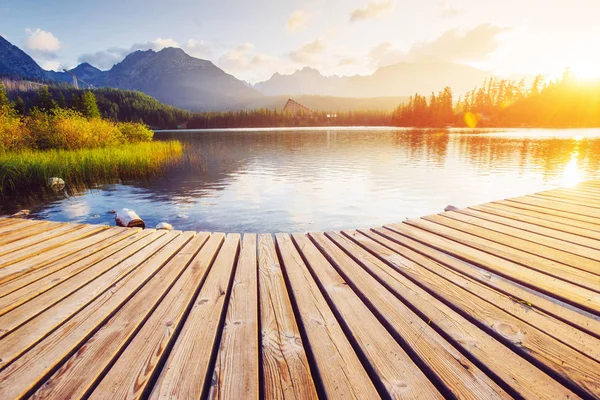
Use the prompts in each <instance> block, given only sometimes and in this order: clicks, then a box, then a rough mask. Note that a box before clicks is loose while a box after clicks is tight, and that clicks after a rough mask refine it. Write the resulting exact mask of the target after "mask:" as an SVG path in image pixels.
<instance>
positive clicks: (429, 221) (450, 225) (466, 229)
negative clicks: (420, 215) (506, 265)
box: [406, 216, 600, 292]
mask: <svg viewBox="0 0 600 400" xmlns="http://www.w3.org/2000/svg"><path fill="white" fill-rule="evenodd" d="M406 224H408V225H411V226H415V227H418V228H421V229H424V230H428V231H430V232H433V233H435V234H437V235H440V236H443V237H445V238H448V239H451V240H454V241H456V242H459V243H462V244H464V245H467V246H469V247H472V248H473V249H477V250H481V251H484V252H486V253H488V254H491V255H493V256H497V257H501V258H504V259H505V260H508V261H512V262H515V263H517V264H520V265H522V266H524V267H527V268H529V269H532V270H534V271H538V272H541V273H543V274H546V275H547V276H549V277H554V278H558V279H561V280H563V281H564V282H568V283H569V284H573V285H577V286H579V287H581V288H586V289H589V290H592V291H594V292H599V291H600V276H598V275H594V274H592V273H589V272H587V271H582V270H579V269H576V268H573V267H570V266H567V265H565V264H561V263H559V262H557V261H553V260H551V259H548V258H544V257H541V256H538V255H536V254H533V253H531V252H525V251H522V250H519V249H517V248H514V247H510V246H507V245H504V244H502V243H501V242H500V241H501V240H502V238H500V235H499V234H497V233H494V232H492V234H493V235H492V236H493V237H494V238H495V240H491V239H489V237H490V236H489V235H488V232H489V231H486V230H485V229H482V228H478V227H477V226H474V225H470V224H466V223H461V222H459V221H456V220H453V219H451V218H446V217H443V216H429V217H426V219H419V220H409V221H406ZM513 239H514V240H515V241H518V240H517V238H513ZM509 240H510V239H509ZM548 252H549V251H548Z"/></svg>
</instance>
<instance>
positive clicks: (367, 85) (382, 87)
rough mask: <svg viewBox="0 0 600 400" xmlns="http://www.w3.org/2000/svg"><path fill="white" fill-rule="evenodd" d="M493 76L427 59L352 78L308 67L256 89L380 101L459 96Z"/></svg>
mask: <svg viewBox="0 0 600 400" xmlns="http://www.w3.org/2000/svg"><path fill="white" fill-rule="evenodd" d="M491 75H492V74H491V73H489V72H486V71H482V70H479V69H476V68H473V67H470V66H468V65H464V64H456V63H451V62H445V61H440V60H435V59H423V60H420V61H416V62H403V63H398V64H393V65H390V66H386V67H382V68H379V69H378V70H377V71H375V72H374V73H373V74H372V75H366V76H361V75H355V76H350V77H339V76H329V77H328V76H323V75H321V73H320V72H319V71H317V70H315V69H311V68H304V69H302V70H298V71H296V72H294V73H293V74H291V75H280V74H275V75H273V77H271V79H269V80H268V81H265V82H260V83H257V84H256V85H255V86H254V88H255V89H256V90H258V91H259V92H261V93H263V94H265V95H268V96H277V95H289V96H299V95H305V94H313V95H322V96H336V97H351V98H380V97H393V96H409V95H412V94H414V93H416V92H419V93H425V94H427V93H430V92H432V91H435V92H438V91H440V90H442V89H443V88H445V87H446V86H450V87H451V88H452V90H453V91H454V92H455V93H458V94H462V93H465V92H467V91H469V90H471V89H473V88H474V87H475V86H476V85H480V84H481V83H482V82H483V81H484V79H485V78H488V77H490V76H491Z"/></svg>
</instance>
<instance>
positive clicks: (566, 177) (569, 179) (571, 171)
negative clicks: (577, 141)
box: [562, 151, 583, 187]
mask: <svg viewBox="0 0 600 400" xmlns="http://www.w3.org/2000/svg"><path fill="white" fill-rule="evenodd" d="M578 156H579V153H578V152H577V151H575V152H573V154H572V155H571V161H569V163H568V164H567V166H566V167H565V171H564V172H563V177H562V184H563V186H566V187H573V186H576V185H577V184H579V183H581V182H582V181H583V175H582V174H581V171H580V170H579V165H578V164H577V157H578Z"/></svg>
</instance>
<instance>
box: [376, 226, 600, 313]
mask: <svg viewBox="0 0 600 400" xmlns="http://www.w3.org/2000/svg"><path fill="white" fill-rule="evenodd" d="M423 222H426V221H423ZM427 224H428V225H427V226H428V228H429V227H430V225H429V224H431V225H436V224H433V223H431V222H429V223H427ZM437 226H439V225H436V226H434V227H433V228H434V229H428V230H422V229H417V228H415V227H414V226H413V227H411V226H409V225H406V224H396V225H389V226H386V228H388V229H390V230H392V231H394V232H397V233H400V234H402V235H405V236H408V237H410V238H412V239H414V240H417V241H419V242H422V243H426V244H427V245H429V246H432V247H434V248H436V249H438V250H441V251H444V252H446V253H448V254H450V255H453V256H454V257H458V258H459V259H462V260H467V261H469V262H472V263H474V264H476V265H478V266H480V267H481V268H483V269H486V270H489V271H490V272H493V273H495V274H498V275H500V276H503V277H505V278H507V279H510V280H513V281H515V282H518V283H520V284H521V285H523V286H527V287H530V288H533V289H534V290H537V291H539V292H542V293H544V294H546V295H548V296H550V297H555V298H558V299H560V300H562V301H565V302H567V303H569V304H573V305H575V306H578V307H580V308H582V309H584V310H588V311H590V312H592V313H595V314H596V315H598V314H600V299H599V298H598V294H597V293H595V292H592V291H590V290H587V289H584V288H581V287H577V286H574V285H572V284H570V283H567V282H565V281H562V280H560V279H557V278H554V277H551V276H548V275H546V274H543V273H541V272H538V271H536V270H533V269H529V268H523V267H522V266H521V265H519V264H516V263H513V262H511V261H508V260H506V259H504V258H500V257H497V256H495V255H493V254H490V253H486V252H484V251H481V250H478V249H476V248H473V247H469V246H466V245H463V244H462V243H459V242H456V241H453V240H451V239H448V238H446V237H444V236H443V235H440V236H438V232H436V230H437Z"/></svg>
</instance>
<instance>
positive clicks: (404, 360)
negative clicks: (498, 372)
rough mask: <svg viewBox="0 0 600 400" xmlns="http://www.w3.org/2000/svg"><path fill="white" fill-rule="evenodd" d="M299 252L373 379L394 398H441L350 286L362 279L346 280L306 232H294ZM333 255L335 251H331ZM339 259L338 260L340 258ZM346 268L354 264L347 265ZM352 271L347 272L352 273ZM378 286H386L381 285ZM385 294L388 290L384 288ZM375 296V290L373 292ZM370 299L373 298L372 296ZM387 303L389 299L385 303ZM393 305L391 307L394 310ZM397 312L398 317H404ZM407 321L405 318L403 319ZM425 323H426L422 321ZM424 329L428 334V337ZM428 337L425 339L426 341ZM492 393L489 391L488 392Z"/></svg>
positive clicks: (348, 268)
mask: <svg viewBox="0 0 600 400" xmlns="http://www.w3.org/2000/svg"><path fill="white" fill-rule="evenodd" d="M293 238H294V241H295V242H296V244H297V245H298V248H299V249H300V252H301V253H302V254H303V255H304V258H305V259H306V261H307V266H308V267H309V268H310V270H311V271H312V272H313V274H314V275H315V277H316V279H317V280H318V282H319V284H320V286H321V288H322V291H323V292H324V294H325V295H326V297H327V299H328V302H329V303H330V304H331V307H332V308H333V309H334V310H335V311H336V312H337V313H338V314H339V315H340V319H338V321H339V322H340V324H343V326H344V328H345V330H347V331H348V335H351V337H352V338H353V340H354V341H355V343H354V346H355V348H356V349H357V350H358V351H360V353H361V355H362V356H363V357H364V358H366V360H367V362H368V365H369V368H370V369H371V370H372V371H373V373H372V379H374V380H375V381H376V384H377V385H378V386H379V387H380V390H382V391H383V392H384V394H385V396H389V397H391V398H417V397H419V396H423V397H425V398H441V397H442V394H440V393H439V391H438V388H436V387H435V386H434V384H433V383H432V382H431V381H430V380H429V379H430V377H428V376H426V375H425V374H424V373H423V371H422V370H421V369H420V368H419V367H418V366H417V365H416V364H415V362H414V359H411V357H410V356H409V355H408V354H407V353H406V351H405V349H403V348H402V347H401V346H400V345H399V344H398V342H397V340H396V338H395V337H393V336H392V335H391V334H390V333H389V332H388V331H387V330H386V328H385V327H384V325H382V324H381V322H379V321H378V320H377V317H376V316H375V315H374V314H373V310H370V309H369V307H368V306H367V304H365V302H364V301H365V300H364V298H363V299H361V298H360V297H359V296H358V295H357V294H356V293H355V292H354V291H353V290H352V288H351V287H350V286H349V285H350V284H352V285H360V284H361V282H359V280H360V278H359V277H355V276H353V277H352V278H354V279H353V280H352V282H350V281H349V280H344V279H343V277H342V276H340V274H339V270H336V269H335V268H334V267H333V266H332V265H331V264H330V263H329V262H328V261H327V259H326V258H325V257H324V256H323V254H321V252H320V251H319V249H317V247H316V246H315V245H314V244H313V243H312V242H311V241H310V239H309V238H308V237H306V236H305V235H300V234H295V235H293ZM329 256H330V257H335V256H336V254H331V253H329ZM338 261H339V260H338ZM340 268H343V269H344V270H345V271H346V270H350V269H351V266H348V265H344V266H343V267H340ZM351 272H352V271H348V273H351ZM379 289H383V288H382V287H380V288H379ZM381 292H382V293H383V294H385V290H382V291H381ZM370 294H373V295H376V294H375V293H370ZM369 300H370V299H369ZM382 304H383V305H386V304H387V303H386V302H382ZM391 308H392V307H388V309H391ZM399 314H400V313H395V314H394V317H395V318H401V315H399ZM404 321H406V319H404ZM401 325H404V324H401ZM423 325H424V326H426V324H423ZM428 330H429V331H430V330H431V329H429V328H425V329H424V330H423V332H424V335H425V336H429V335H428V332H427V331H428ZM426 341H427V340H424V342H426ZM488 393H489V392H488Z"/></svg>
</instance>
